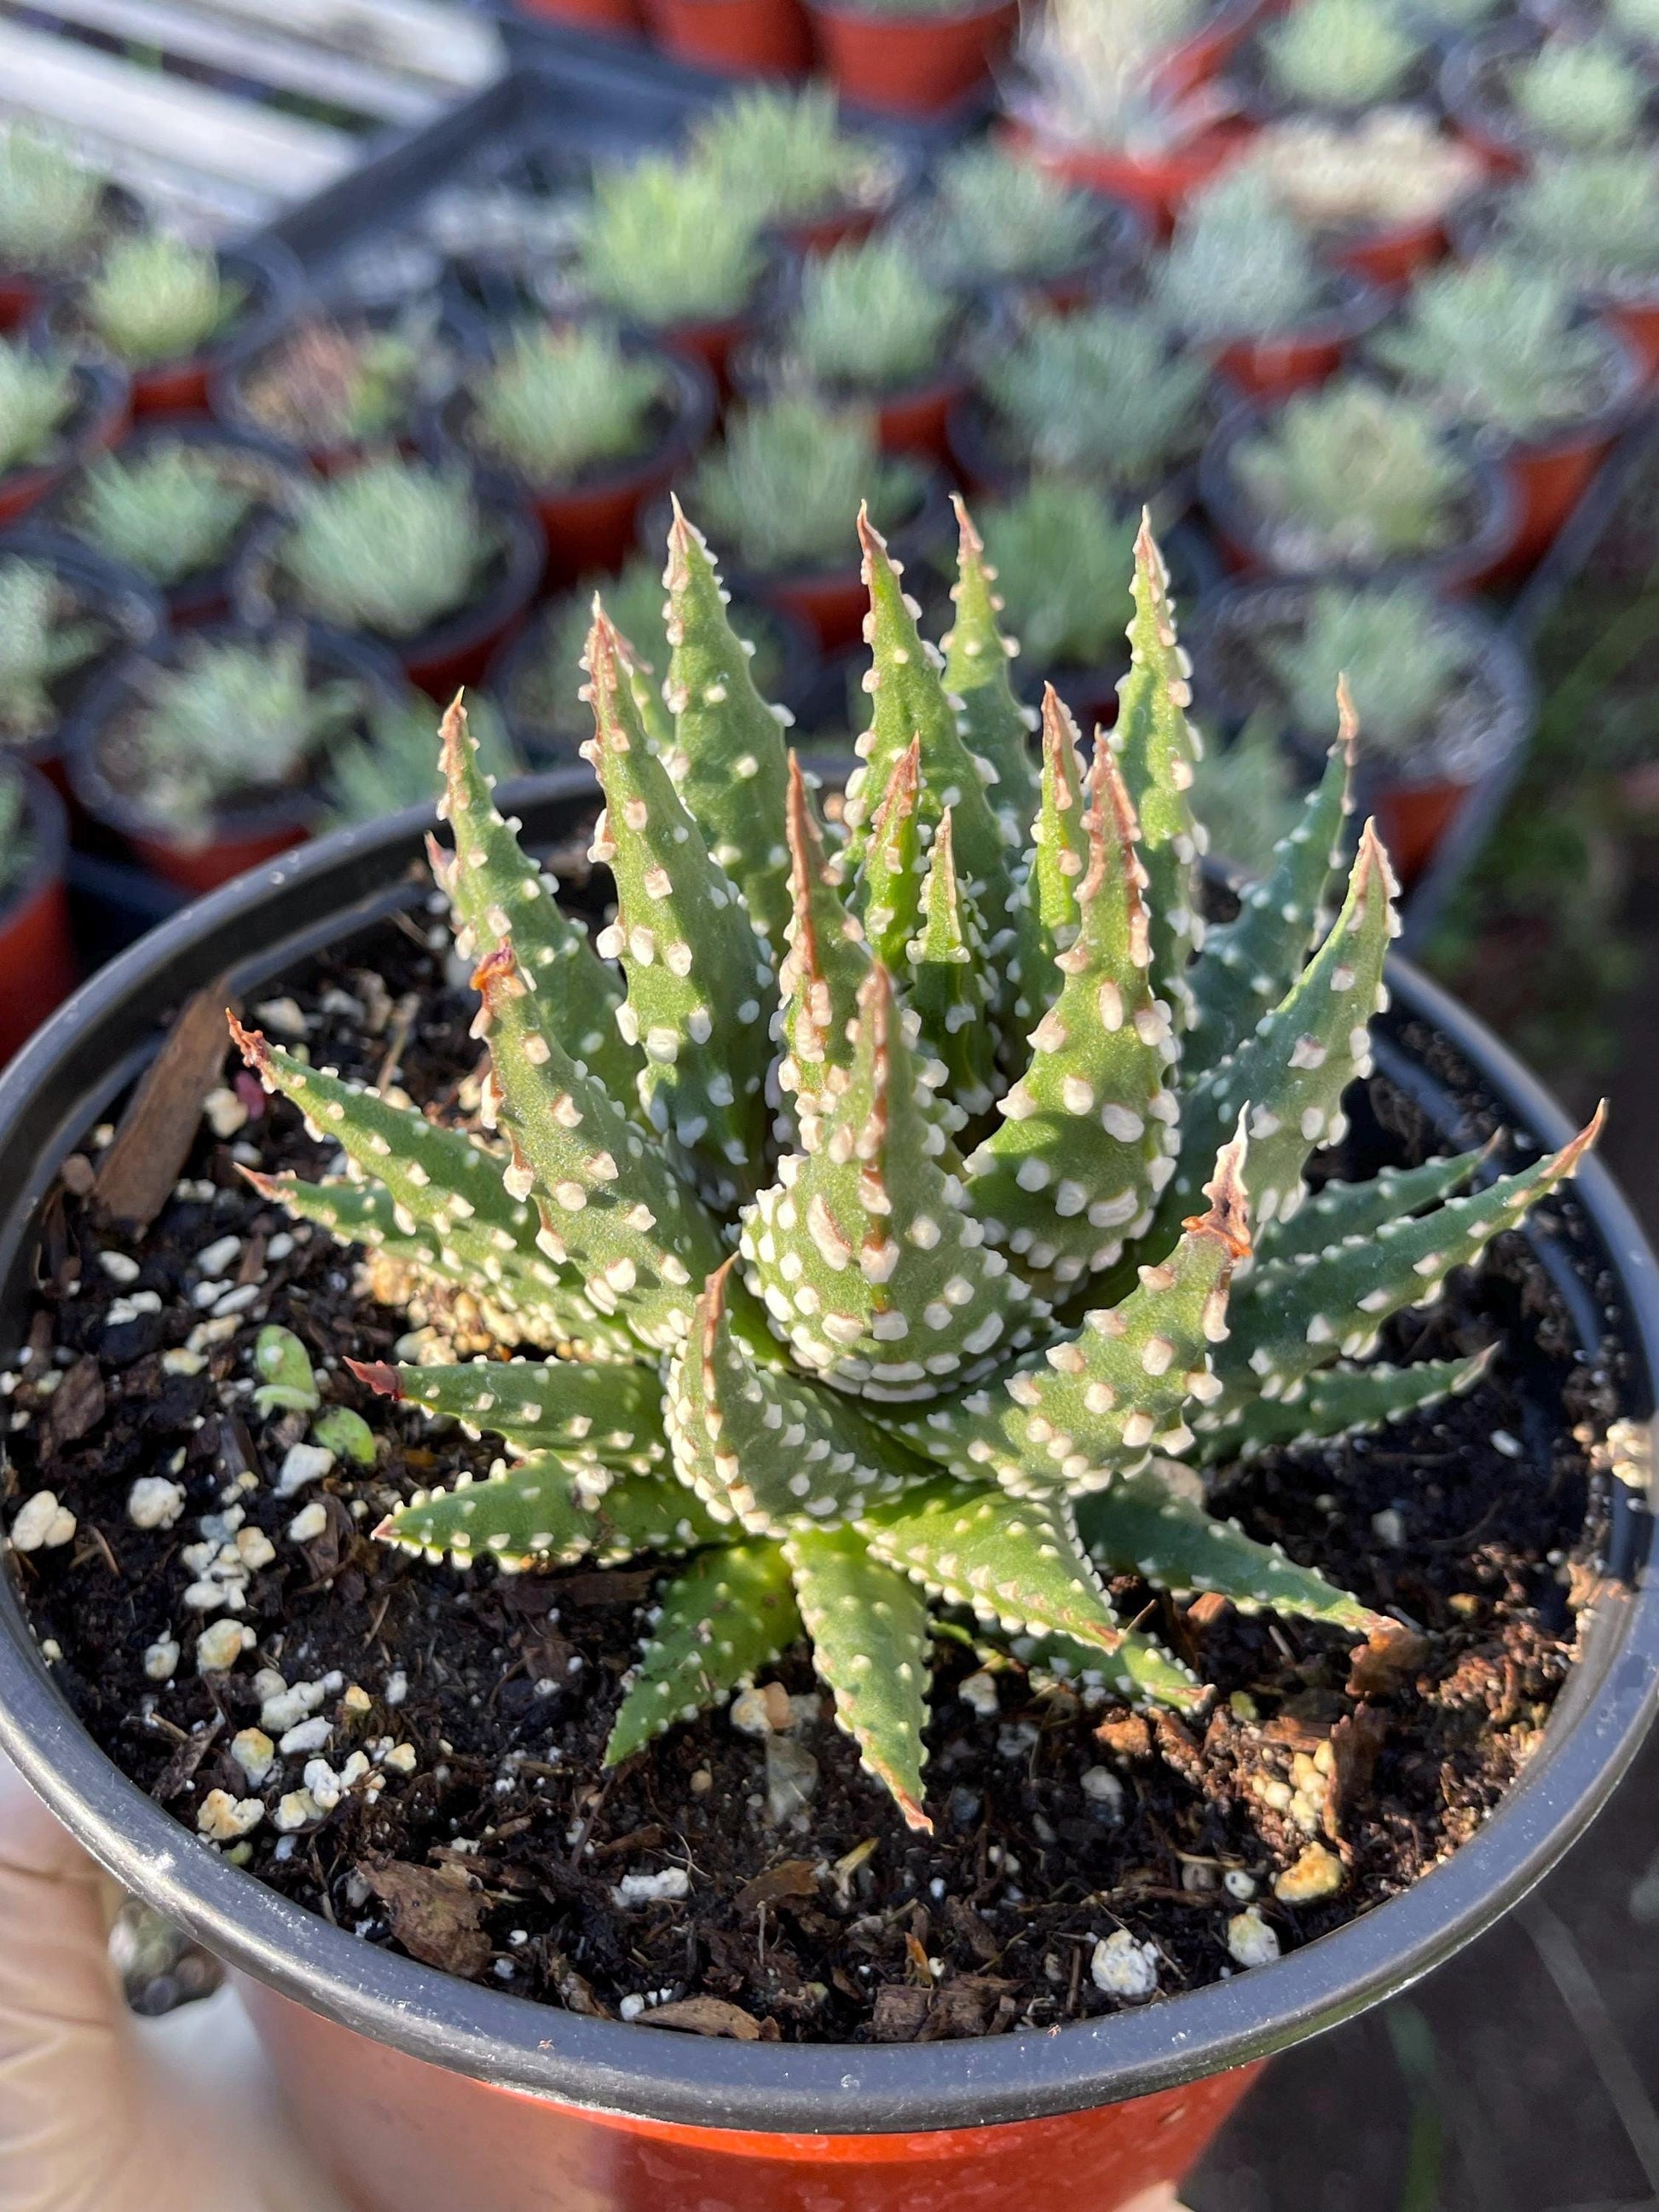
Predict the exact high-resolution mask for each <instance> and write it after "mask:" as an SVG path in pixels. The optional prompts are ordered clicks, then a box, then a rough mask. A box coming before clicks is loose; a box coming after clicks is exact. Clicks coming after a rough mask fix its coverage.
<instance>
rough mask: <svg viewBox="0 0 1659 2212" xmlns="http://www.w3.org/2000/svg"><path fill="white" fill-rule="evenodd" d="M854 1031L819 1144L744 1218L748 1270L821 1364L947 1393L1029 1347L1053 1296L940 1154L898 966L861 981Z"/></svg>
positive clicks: (774, 1313)
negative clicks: (989, 1242)
mask: <svg viewBox="0 0 1659 2212" xmlns="http://www.w3.org/2000/svg"><path fill="white" fill-rule="evenodd" d="M856 1042H857V1050H856V1054H855V1057H854V1063H853V1066H852V1069H851V1071H850V1073H849V1074H848V1080H847V1085H846V1087H845V1089H844V1090H842V1091H840V1092H839V1093H838V1094H837V1095H836V1097H835V1098H834V1099H833V1100H832V1101H831V1103H830V1104H829V1108H828V1109H827V1111H826V1112H825V1114H824V1115H823V1121H822V1123H821V1124H820V1126H819V1128H818V1131H817V1142H816V1144H815V1146H814V1148H813V1149H812V1150H811V1152H797V1153H793V1154H791V1155H790V1156H789V1157H788V1158H786V1159H784V1160H783V1161H782V1162H781V1164H780V1167H779V1180H778V1182H776V1183H775V1184H774V1185H773V1186H772V1188H770V1189H769V1190H764V1191H763V1192H762V1193H761V1194H760V1196H759V1198H758V1199H757V1200H756V1202H755V1205H754V1206H753V1207H752V1208H751V1209H750V1212H748V1213H747V1214H745V1216H744V1223H743V1231H742V1248H741V1249H742V1251H743V1256H744V1263H745V1271H746V1279H747V1281H748V1284H749V1287H750V1290H751V1291H754V1293H755V1294H756V1296H757V1297H760V1298H762V1299H763V1301H764V1303H765V1305H766V1308H767V1311H768V1313H769V1315H770V1316H771V1319H772V1322H773V1326H774V1328H775V1329H776V1330H777V1332H778V1333H779V1334H780V1335H781V1337H784V1338H786V1339H787V1342H788V1344H789V1346H790V1348H791V1351H792V1352H793V1357H794V1359H795V1363H796V1364H797V1365H799V1366H800V1367H802V1368H803V1369H805V1370H806V1371H807V1372H808V1373H810V1374H815V1375H821V1376H823V1379H824V1381H825V1382H828V1383H833V1384H834V1385H835V1386H836V1388H837V1389H842V1390H848V1391H853V1392H855V1393H857V1394H858V1395H860V1396H862V1397H864V1398H866V1399H871V1400H875V1401H901V1400H904V1399H913V1398H927V1397H933V1396H934V1395H937V1394H938V1393H939V1392H940V1391H941V1390H945V1389H955V1388H957V1387H958V1386H960V1385H961V1384H963V1383H967V1382H969V1381H971V1380H972V1379H973V1378H974V1376H975V1375H978V1374H982V1373H988V1372H989V1371H990V1370H991V1368H992V1367H993V1366H994V1365H995V1364H998V1363H999V1362H1000V1361H1003V1360H1006V1358H1009V1357H1010V1356H1011V1355H1012V1354H1013V1353H1015V1352H1018V1351H1019V1350H1021V1349H1022V1348H1023V1347H1024V1346H1025V1345H1026V1344H1028V1343H1030V1340H1031V1337H1032V1334H1033V1331H1034V1329H1035V1328H1036V1324H1037V1323H1038V1322H1040V1321H1041V1320H1042V1319H1043V1317H1044V1316H1045V1315H1046V1312H1047V1309H1046V1308H1045V1307H1044V1306H1043V1305H1042V1303H1041V1301H1040V1300H1038V1299H1036V1298H1035V1297H1033V1296H1032V1294H1031V1292H1030V1289H1029V1287H1028V1285H1026V1284H1025V1283H1024V1282H1023V1281H1022V1280H1021V1279H1019V1277H1018V1276H1017V1275H1015V1274H1013V1273H1012V1272H1011V1271H1010V1269H1009V1267H1008V1264H1007V1262H1006V1261H1005V1260H1004V1259H1003V1257H1002V1255H1001V1254H1000V1253H998V1252H994V1251H990V1250H988V1249H986V1247H985V1243H984V1230H983V1228H982V1226H981V1224H980V1222H979V1221H978V1219H977V1218H975V1216H974V1215H973V1213H972V1212H969V1210H968V1208H967V1206H966V1201H965V1200H964V1197H963V1188H962V1183H961V1180H960V1178H959V1177H958V1176H956V1175H955V1174H953V1173H951V1171H950V1170H947V1169H946V1168H945V1167H944V1166H943V1165H941V1164H940V1159H939V1154H940V1152H941V1151H942V1149H943V1146H944V1141H945V1140H944V1139H943V1137H942V1136H941V1134H940V1133H939V1129H938V1127H937V1126H936V1125H935V1124H934V1123H933V1121H932V1120H931V1119H930V1118H929V1113H928V1104H927V1092H926V1091H925V1090H924V1089H923V1087H922V1085H921V1080H920V1078H919V1076H918V1073H917V1070H916V1066H915V1060H914V1059H913V1056H912V1054H911V1051H910V1048H909V1047H908V1044H907V1043H906V1042H905V1038H904V1034H903V1024H902V1018H901V1016H900V1013H899V1010H898V1008H897V1006H896V1003H895V1001H894V997H893V987H892V981H891V978H890V976H889V975H888V974H887V971H886V969H884V968H879V967H878V968H874V969H872V970H871V972H870V975H869V976H868V977H867V978H866V981H865V982H864V984H863V986H862V987H861V988H860V992H859V1014H858V1024H857V1031H856Z"/></svg>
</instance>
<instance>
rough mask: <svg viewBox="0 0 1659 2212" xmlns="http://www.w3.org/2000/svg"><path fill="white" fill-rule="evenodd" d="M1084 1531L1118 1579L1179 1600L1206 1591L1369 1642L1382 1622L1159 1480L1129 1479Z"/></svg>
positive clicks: (1244, 1607)
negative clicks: (1140, 1579) (1133, 1579)
mask: <svg viewBox="0 0 1659 2212" xmlns="http://www.w3.org/2000/svg"><path fill="white" fill-rule="evenodd" d="M1078 1526H1079V1534H1080V1535H1081V1537H1082V1540H1083V1541H1084V1543H1085V1545H1086V1546H1087V1547H1088V1549H1089V1550H1090V1552H1091V1553H1093V1555H1094V1557H1095V1558H1096V1559H1099V1560H1100V1561H1101V1562H1102V1564H1103V1565H1105V1566H1107V1567H1109V1569H1110V1570H1111V1571H1113V1572H1114V1573H1116V1574H1138V1575H1142V1576H1144V1577H1146V1580H1147V1581H1148V1582H1150V1583H1152V1584H1153V1585H1154V1587H1155V1588H1157V1589H1167V1590H1170V1591H1173V1592H1174V1593H1175V1594H1176V1595H1177V1596H1185V1595H1188V1594H1190V1593H1193V1592H1197V1591H1204V1590H1215V1591H1218V1593H1219V1594H1220V1595H1222V1596H1223V1597H1225V1598H1231V1601H1232V1602H1233V1603H1234V1604H1235V1605H1236V1606H1237V1607H1238V1608H1239V1610H1240V1611H1241V1612H1242V1613H1255V1612H1259V1611H1261V1609H1262V1608H1263V1607H1267V1608H1268V1609H1269V1610H1271V1611H1273V1612H1275V1613H1296V1614H1299V1615H1301V1616H1302V1617H1303V1618H1304V1619H1305V1620H1328V1621H1331V1622H1333V1623H1334V1625H1335V1626H1338V1627H1340V1628H1351V1629H1352V1630H1353V1631H1354V1632H1356V1633H1357V1634H1358V1635H1361V1636H1367V1635H1369V1634H1370V1632H1371V1630H1372V1629H1373V1628H1375V1627H1376V1624H1377V1620H1378V1618H1379V1616H1378V1615H1377V1614H1376V1613H1372V1612H1371V1611H1370V1609H1369V1607H1365V1606H1363V1605H1361V1604H1360V1602H1359V1601H1358V1598H1354V1597H1350V1596H1349V1595H1348V1593H1347V1592H1346V1590H1344V1589H1338V1588H1337V1586H1336V1585H1335V1583H1328V1582H1327V1581H1326V1579H1325V1577H1323V1575H1321V1574H1317V1573H1316V1572H1315V1571H1314V1569H1313V1568H1311V1567H1298V1566H1297V1565H1296V1563H1295V1561H1294V1560H1292V1559H1287V1558H1286V1557H1285V1553H1284V1552H1283V1550H1282V1549H1281V1548H1280V1547H1279V1546H1278V1545H1276V1544H1258V1543H1257V1542H1256V1541H1255V1539H1254V1538H1253V1537H1249V1536H1247V1535H1246V1534H1244V1532H1243V1529H1242V1528H1239V1527H1238V1526H1237V1523H1236V1522H1231V1521H1222V1520H1219V1519H1218V1518H1217V1517H1216V1516H1214V1515H1212V1514H1210V1513H1206V1511H1205V1510H1204V1508H1203V1507H1202V1506H1201V1505H1200V1504H1195V1503H1194V1501H1193V1500H1192V1499H1191V1498H1187V1497H1184V1496H1183V1495H1182V1493H1181V1492H1180V1491H1179V1490H1176V1489H1172V1488H1171V1487H1170V1486H1169V1485H1168V1484H1167V1483H1166V1482H1165V1481H1164V1479H1163V1478H1162V1477H1161V1476H1160V1475H1159V1474H1158V1473H1157V1472H1156V1471H1152V1472H1149V1473H1147V1474H1140V1475H1131V1476H1128V1477H1127V1478H1126V1479H1125V1480H1123V1481H1121V1482H1115V1483H1114V1484H1113V1485H1112V1486H1111V1488H1110V1489H1109V1490H1103V1491H1101V1492H1099V1493H1098V1495H1097V1496H1096V1497H1093V1498H1085V1500H1084V1501H1083V1503H1082V1504H1080V1505H1079V1508H1078Z"/></svg>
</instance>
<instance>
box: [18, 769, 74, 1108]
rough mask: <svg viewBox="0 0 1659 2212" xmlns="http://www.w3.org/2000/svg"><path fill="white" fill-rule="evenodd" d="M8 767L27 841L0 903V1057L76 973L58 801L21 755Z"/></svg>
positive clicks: (63, 993) (65, 832)
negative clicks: (19, 789) (21, 864)
mask: <svg viewBox="0 0 1659 2212" xmlns="http://www.w3.org/2000/svg"><path fill="white" fill-rule="evenodd" d="M3 775H16V776H18V777H21V780H22V784H23V806H24V823H25V825H26V829H27V836H28V837H29V839H30V842H31V846H32V848H33V849H32V857H31V859H30V860H29V864H28V866H27V868H26V869H25V870H24V872H23V875H22V879H21V882H19V883H18V884H16V886H15V889H14V890H12V891H11V893H10V894H9V896H8V897H7V898H6V900H5V902H4V903H3V904H0V975H3V976H4V978H5V982H4V986H3V987H0V1064H3V1063H4V1062H5V1061H6V1060H9V1059H10V1058H11V1056H12V1054H13V1053H15V1051H16V1050H17V1048H18V1047H19V1045H21V1043H22V1042H23V1041H24V1039H25V1038H26V1037H27V1036H31V1035H32V1034H33V1031H34V1030H37V1029H38V1028H39V1027H40V1024H41V1023H42V1022H44V1021H45V1020H46V1017H47V1015H48V1014H50V1013H52V1012H53V1011H54V1010H55V1009H56V1007H57V1006H58V1003H59V1001H60V1000H64V999H66V998H67V997H68V996H69V994H70V992H71V991H72V990H73V989H74V988H75V986H76V983H77V982H78V981H79V980H80V966H79V963H77V961H76V957H75V942H74V939H72V938H71V936H70V920H69V897H68V894H67V892H66V891H65V890H64V866H65V863H66V862H67V860H68V858H69V824H68V822H67V819H66V817H65V816H64V802H63V800H62V799H60V798H59V797H58V793H57V792H56V791H55V790H54V789H53V787H52V785H51V784H50V783H49V782H48V781H47V780H46V777H45V776H44V775H41V774H40V771H39V770H38V769H32V768H28V767H27V766H25V765H24V763H21V761H20V762H17V763H15V764H13V765H12V766H10V767H7V766H6V765H5V763H3V761H0V776H3Z"/></svg>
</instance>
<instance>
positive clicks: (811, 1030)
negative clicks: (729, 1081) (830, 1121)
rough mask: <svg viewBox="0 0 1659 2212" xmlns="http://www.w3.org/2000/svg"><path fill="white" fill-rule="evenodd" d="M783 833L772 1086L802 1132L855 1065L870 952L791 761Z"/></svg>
mask: <svg viewBox="0 0 1659 2212" xmlns="http://www.w3.org/2000/svg"><path fill="white" fill-rule="evenodd" d="M786 819H787V833H788V840H789V896H790V904H791V908H792V909H793V910H792V913H791V915H790V919H789V921H787V924H786V925H785V927H784V937H785V939H787V944H788V950H787V952H786V953H785V954H784V956H783V962H782V965H781V967H780V969H779V970H778V988H779V991H780V993H781V999H782V1006H781V1012H780V1017H779V1034H780V1037H781V1042H782V1045H783V1056H782V1058H781V1060H780V1061H779V1063H778V1085H779V1088H780V1089H781V1091H784V1092H785V1093H786V1094H787V1095H788V1096H790V1097H793V1099H794V1100H795V1105H796V1111H797V1113H798V1115H799V1117H800V1121H801V1126H802V1128H803V1130H805V1128H806V1127H809V1126H810V1125H811V1121H812V1120H813V1119H814V1117H815V1116H816V1115H817V1114H818V1113H819V1112H821V1111H822V1110H823V1098H824V1097H825V1094H826V1093H827V1092H828V1091H829V1089H830V1088H831V1087H832V1086H833V1085H834V1083H835V1081H836V1078H837V1077H838V1076H839V1075H844V1074H845V1073H846V1071H847V1070H848V1068H850V1067H851V1066H852V1064H853V1024H854V1021H855V1020H856V1019H857V1018H858V994H859V987H860V985H861V984H862V983H863V981H864V980H865V978H866V975H868V974H869V973H870V948H869V946H868V945H867V944H866V942H865V936H864V931H863V928H862V927H861V926H860V922H859V921H858V919H857V917H856V916H855V915H852V914H849V913H848V909H847V907H846V905H845V904H844V903H843V902H842V896H841V870H840V865H839V861H838V860H837V861H836V862H835V863H832V862H830V861H829V860H828V859H827V858H826V857H825V854H824V848H823V831H822V830H821V829H820V828H819V826H818V821H817V814H816V813H815V812H814V811H813V807H812V801H811V797H810V796H809V794H808V793H807V788H806V778H805V775H804V774H803V773H802V770H801V766H800V763H799V761H798V760H797V759H796V758H795V756H794V755H793V753H792V754H791V755H790V756H789V785H788V794H787V817H786Z"/></svg>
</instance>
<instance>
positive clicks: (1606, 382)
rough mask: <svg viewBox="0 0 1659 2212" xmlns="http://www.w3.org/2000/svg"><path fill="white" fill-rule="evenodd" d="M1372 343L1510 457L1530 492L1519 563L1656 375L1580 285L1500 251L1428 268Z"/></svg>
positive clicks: (1439, 406) (1504, 460) (1418, 387)
mask: <svg viewBox="0 0 1659 2212" xmlns="http://www.w3.org/2000/svg"><path fill="white" fill-rule="evenodd" d="M1370 351H1371V354H1372V356H1374V358H1375V359H1376V361H1377V362H1380V363H1381V364H1382V365H1383V367H1384V368H1388V369H1389V370H1390V371H1391V372H1392V373H1393V374H1395V376H1396V377H1398V378H1399V379H1400V380H1401V384H1402V386H1404V388H1405V389H1406V390H1407V392H1410V393H1412V394H1413V395H1414V396H1415V397H1416V398H1418V400H1419V401H1420V403H1421V404H1423V405H1424V406H1425V407H1427V408H1428V409H1430V410H1431V411H1432V412H1433V413H1435V414H1436V415H1437V416H1439V418H1440V419H1441V420H1442V421H1443V422H1451V423H1458V424H1462V425H1465V426H1467V427H1468V429H1469V430H1471V431H1472V432H1473V433H1474V436H1475V438H1476V440H1477V441H1479V442H1480V444H1481V445H1482V447H1484V448H1485V449H1486V451H1487V452H1489V453H1491V454H1492V456H1493V457H1494V458H1495V459H1497V460H1498V464H1499V465H1500V466H1501V467H1502V468H1503V470H1504V473H1505V474H1506V475H1507V476H1508V477H1509V478H1510V482H1511V483H1512V484H1513V485H1514V487H1515V490H1516V497H1517V499H1518V501H1519V502H1520V507H1521V515H1520V521H1519V525H1518V528H1517V532H1516V542H1515V544H1514V546H1513V548H1512V550H1511V554H1510V566H1511V567H1517V568H1518V567H1520V566H1522V565H1524V564H1525V563H1527V562H1531V561H1534V560H1536V559H1537V557H1538V556H1539V555H1540V554H1541V553H1542V552H1543V551H1544V550H1545V549H1546V548H1547V546H1548V545H1550V544H1552V543H1553V540H1554V538H1555V533H1556V532H1557V531H1558V530H1559V528H1560V526H1561V525H1562V523H1563V522H1564V521H1565V519H1566V517H1567V515H1568V514H1569V513H1570V512H1571V509H1572V507H1574V505H1575V504H1576V503H1577V500H1578V499H1579V497H1580V496H1581V495H1582V494H1583V490H1584V488H1585V486H1586V485H1587V484H1588V483H1589V480H1590V477H1592V476H1593V475H1594V474H1595V470H1596V467H1597V466H1598V465H1599V464H1600V462H1601V460H1602V459H1603V458H1604V457H1605V455H1606V454H1607V451H1608V449H1609V447H1611V446H1612V444H1613V439H1614V438H1615V437H1616V436H1617V435H1618V434H1619V432H1620V430H1621V429H1622V428H1624V426H1625V424H1626V422H1628V421H1629V419H1630V416H1631V414H1632V410H1633V408H1634V406H1635V404H1636V403H1637V401H1638V398H1639V396H1640V393H1641V389H1642V386H1643V383H1644V365H1643V363H1642V362H1641V361H1640V360H1638V357H1637V356H1636V355H1635V353H1634V352H1633V351H1632V349H1631V347H1630V345H1629V344H1628V343H1627V342H1626V340H1625V339H1624V338H1623V337H1620V335H1619V333H1618V332H1617V331H1614V330H1613V329H1612V328H1610V327H1609V326H1608V325H1606V324H1603V323H1598V322H1595V321H1593V320H1591V319H1588V318H1587V317H1585V316H1583V313H1581V311H1580V310H1579V307H1578V305H1577V300H1576V297H1575V295H1574V292H1573V289H1572V288H1571V285H1570V284H1568V283H1565V282H1564V281H1563V280H1562V279H1561V277H1560V276H1557V275H1555V274H1553V273H1552V272H1551V271H1550V270H1547V269H1540V268H1533V267H1528V266H1527V265H1525V264H1522V263H1518V262H1516V260H1514V259H1511V258H1508V257H1506V256H1503V255H1498V254H1489V255H1487V256H1486V257H1485V258H1482V259H1481V260H1480V261H1476V262H1472V263H1470V264H1468V266H1467V267H1459V268H1453V267H1447V268H1444V269H1437V270H1430V271H1429V272H1428V274H1427V275H1426V276H1422V277H1420V278H1419V280H1418V282H1417V283H1416V284H1415V285H1414V286H1413V289H1412V291H1411V293H1410V295H1409V296H1408V297H1407V301H1406V303H1405V307H1404V311H1403V313H1402V314H1401V318H1400V319H1399V320H1398V321H1397V322H1396V323H1394V324H1392V325H1390V326H1389V328H1388V329H1387V330H1384V331H1378V332H1377V334H1376V337H1374V338H1373V339H1372V340H1371V342H1370Z"/></svg>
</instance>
